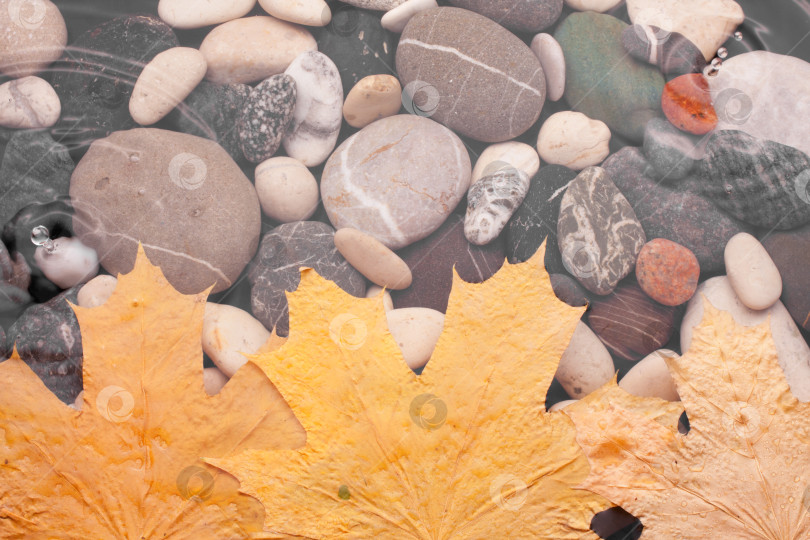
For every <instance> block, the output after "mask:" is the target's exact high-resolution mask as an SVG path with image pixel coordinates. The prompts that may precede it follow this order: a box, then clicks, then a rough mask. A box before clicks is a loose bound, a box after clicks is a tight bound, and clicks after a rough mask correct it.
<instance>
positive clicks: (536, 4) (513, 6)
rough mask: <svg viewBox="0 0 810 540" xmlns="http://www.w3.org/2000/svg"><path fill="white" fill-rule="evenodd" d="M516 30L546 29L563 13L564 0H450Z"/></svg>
mask: <svg viewBox="0 0 810 540" xmlns="http://www.w3.org/2000/svg"><path fill="white" fill-rule="evenodd" d="M450 3H451V4H453V5H454V6H456V7H460V8H464V9H469V10H470V11H475V12H476V13H480V14H481V15H483V16H484V17H488V18H490V19H492V20H493V21H495V22H496V23H498V24H500V25H501V26H505V27H506V28H508V29H510V30H513V31H515V32H539V31H540V30H545V29H546V28H548V27H549V26H551V25H552V24H554V23H555V22H556V21H557V19H559V18H560V15H561V14H562V7H563V0H450Z"/></svg>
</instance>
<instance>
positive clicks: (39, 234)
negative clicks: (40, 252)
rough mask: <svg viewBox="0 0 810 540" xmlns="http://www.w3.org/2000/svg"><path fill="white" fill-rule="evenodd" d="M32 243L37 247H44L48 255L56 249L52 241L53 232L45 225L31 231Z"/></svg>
mask: <svg viewBox="0 0 810 540" xmlns="http://www.w3.org/2000/svg"><path fill="white" fill-rule="evenodd" d="M31 242H32V243H33V244H34V245H35V246H41V247H44V248H45V250H46V251H47V252H48V253H51V252H53V250H54V247H55V246H54V245H53V240H51V232H50V231H49V230H48V227H45V226H44V225H37V226H36V227H34V228H33V229H31Z"/></svg>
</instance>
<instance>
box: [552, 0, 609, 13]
mask: <svg viewBox="0 0 810 540" xmlns="http://www.w3.org/2000/svg"><path fill="white" fill-rule="evenodd" d="M621 3H622V0H565V4H566V5H567V6H568V7H570V8H572V9H576V10H577V11H596V12H597V13H604V12H605V11H607V10H609V9H613V8H615V7H616V6H618V5H619V4H621Z"/></svg>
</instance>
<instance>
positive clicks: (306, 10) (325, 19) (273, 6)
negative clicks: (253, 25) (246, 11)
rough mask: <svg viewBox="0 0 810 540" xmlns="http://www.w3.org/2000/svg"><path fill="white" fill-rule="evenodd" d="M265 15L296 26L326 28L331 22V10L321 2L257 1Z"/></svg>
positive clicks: (316, 0) (292, 0)
mask: <svg viewBox="0 0 810 540" xmlns="http://www.w3.org/2000/svg"><path fill="white" fill-rule="evenodd" d="M259 5H260V6H262V9H264V10H265V11H266V12H267V13H269V14H270V15H272V16H273V17H276V18H277V19H281V20H283V21H289V22H292V23H296V24H303V25H306V26H326V25H327V24H329V22H330V21H331V20H332V10H330V9H329V6H328V5H327V4H326V2H324V1H323V0H259Z"/></svg>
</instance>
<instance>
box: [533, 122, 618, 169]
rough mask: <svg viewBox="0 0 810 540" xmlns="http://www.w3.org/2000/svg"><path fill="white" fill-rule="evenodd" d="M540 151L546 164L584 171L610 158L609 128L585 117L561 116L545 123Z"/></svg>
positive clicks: (602, 123) (540, 136)
mask: <svg viewBox="0 0 810 540" xmlns="http://www.w3.org/2000/svg"><path fill="white" fill-rule="evenodd" d="M537 151H538V153H539V154H540V158H542V159H543V161H545V162H547V163H554V164H556V165H562V166H564V167H568V168H569V169H572V170H575V171H581V170H582V169H584V168H586V167H590V166H591V165H598V164H600V163H602V161H603V160H604V159H605V158H606V157H607V156H608V154H610V128H608V127H607V125H606V124H605V123H604V122H601V121H599V120H592V119H590V118H588V117H587V116H585V115H584V114H582V113H578V112H573V111H562V112H558V113H555V114H552V115H551V116H549V117H548V119H547V120H546V121H545V122H543V126H542V127H541V128H540V133H538V135H537Z"/></svg>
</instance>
